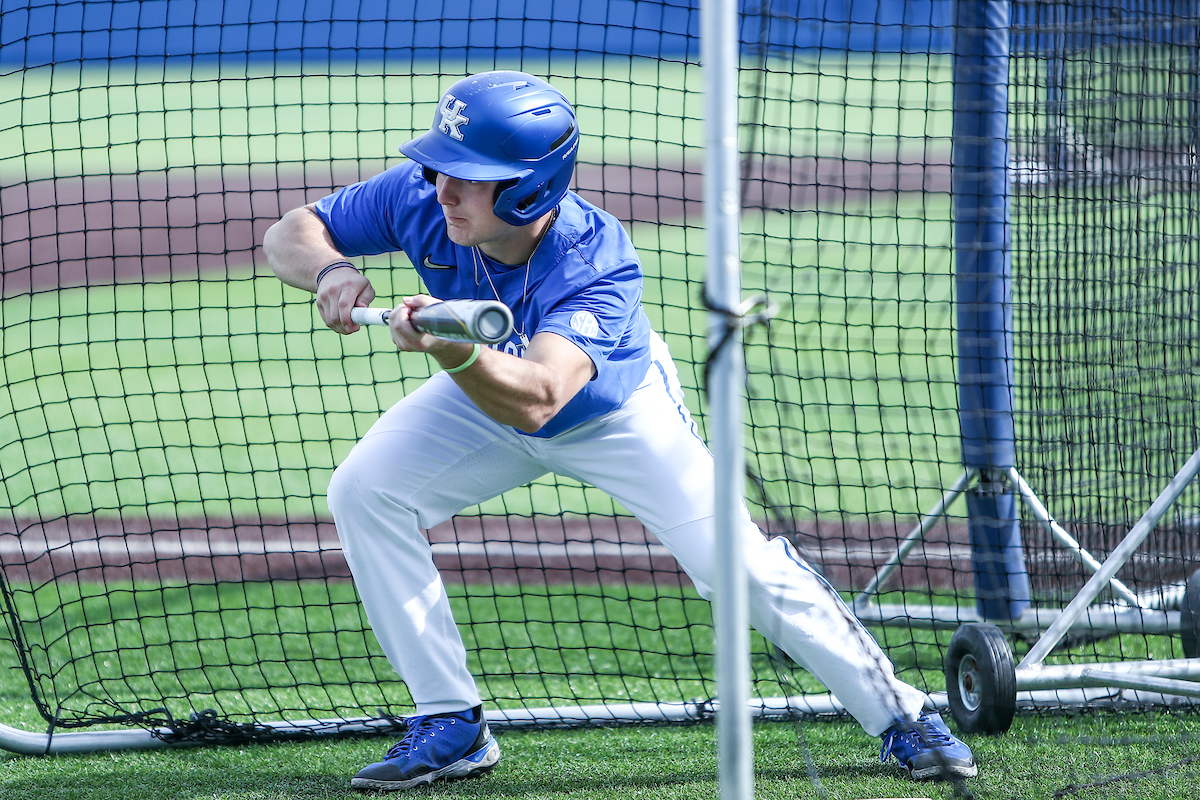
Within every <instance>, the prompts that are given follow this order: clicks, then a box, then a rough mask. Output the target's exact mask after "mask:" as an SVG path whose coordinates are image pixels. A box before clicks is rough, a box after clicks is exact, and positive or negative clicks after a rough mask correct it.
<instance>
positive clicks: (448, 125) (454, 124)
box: [438, 94, 471, 142]
mask: <svg viewBox="0 0 1200 800" xmlns="http://www.w3.org/2000/svg"><path fill="white" fill-rule="evenodd" d="M466 107H467V104H466V103H464V102H463V101H462V100H459V99H458V98H456V97H455V96H454V95H452V94H447V95H446V96H445V97H443V98H442V104H441V105H440V106H438V111H441V112H442V121H441V122H440V123H439V124H438V130H440V131H441V132H442V133H448V134H450V136H451V138H453V139H456V140H458V141H460V142H461V141H462V140H463V134H462V131H460V130H459V128H460V127H461V126H463V125H465V124H467V123H468V122H470V121H471V119H470V117H464V116H463V114H462V110H463V109H464V108H466Z"/></svg>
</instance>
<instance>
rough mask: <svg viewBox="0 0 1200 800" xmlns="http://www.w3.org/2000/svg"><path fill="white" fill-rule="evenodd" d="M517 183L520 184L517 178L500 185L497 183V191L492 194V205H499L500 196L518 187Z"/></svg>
mask: <svg viewBox="0 0 1200 800" xmlns="http://www.w3.org/2000/svg"><path fill="white" fill-rule="evenodd" d="M517 183H518V181H517V179H516V178H513V179H512V180H508V181H500V182H499V183H497V184H496V191H495V192H493V193H492V205H495V204H496V203H499V202H500V195H502V194H504V193H505V192H507V191H508V190H509V189H511V188H512V187H514V186H516V185H517Z"/></svg>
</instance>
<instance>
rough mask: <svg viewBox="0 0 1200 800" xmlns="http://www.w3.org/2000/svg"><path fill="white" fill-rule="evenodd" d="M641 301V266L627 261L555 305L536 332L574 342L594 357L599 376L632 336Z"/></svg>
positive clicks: (593, 361)
mask: <svg viewBox="0 0 1200 800" xmlns="http://www.w3.org/2000/svg"><path fill="white" fill-rule="evenodd" d="M641 302H642V283H641V268H640V267H639V266H638V264H637V263H636V262H628V263H626V264H624V265H622V266H621V267H618V268H617V269H615V270H611V271H609V272H607V273H605V274H604V275H603V276H601V277H600V278H599V279H598V280H596V281H594V282H593V283H591V284H589V285H588V286H587V287H585V288H583V289H582V290H580V291H578V292H576V293H575V294H573V295H571V296H570V297H568V298H566V299H565V300H563V301H562V302H561V303H559V304H558V305H556V306H555V307H554V308H552V309H551V310H550V312H549V313H548V314H546V316H545V317H544V318H543V319H542V322H541V324H540V325H538V329H537V332H538V333H541V332H543V331H549V332H551V333H556V334H558V335H559V336H562V337H563V338H564V339H567V340H569V341H571V342H573V343H574V344H575V345H576V346H578V347H579V349H581V350H583V351H584V352H585V353H587V354H588V357H589V358H591V359H592V363H593V364H595V365H596V377H597V378H599V377H600V376H601V373H602V372H603V371H604V369H605V365H606V364H607V363H608V361H609V359H610V357H611V356H612V355H613V353H614V351H616V349H617V347H618V346H619V345H621V343H622V341H623V340H624V339H625V338H626V337H627V336H628V335H629V333H630V331H631V327H632V325H633V319H634V316H635V315H636V314H637V313H638V312H639V311H640V310H641Z"/></svg>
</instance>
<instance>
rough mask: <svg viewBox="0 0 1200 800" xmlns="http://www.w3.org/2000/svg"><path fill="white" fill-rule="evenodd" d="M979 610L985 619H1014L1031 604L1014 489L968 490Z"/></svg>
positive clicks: (976, 596)
mask: <svg viewBox="0 0 1200 800" xmlns="http://www.w3.org/2000/svg"><path fill="white" fill-rule="evenodd" d="M967 513H968V514H970V517H971V522H970V530H971V559H972V564H973V572H974V577H975V610H976V611H977V612H978V613H979V616H981V617H983V618H984V619H1014V618H1016V617H1019V616H1021V613H1022V612H1023V611H1024V610H1025V609H1026V608H1028V607H1029V601H1030V597H1029V575H1028V573H1026V571H1025V551H1024V548H1023V547H1022V545H1021V528H1020V526H1019V525H1018V522H1019V520H1018V515H1017V499H1016V497H1015V496H1014V494H1013V493H1012V492H1011V491H1007V492H998V493H997V492H990V491H987V490H986V489H973V490H971V491H969V492H967Z"/></svg>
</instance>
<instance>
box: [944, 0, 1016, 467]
mask: <svg viewBox="0 0 1200 800" xmlns="http://www.w3.org/2000/svg"><path fill="white" fill-rule="evenodd" d="M1008 37H1009V31H1008V2H1007V0H961V2H959V3H958V20H957V26H956V28H955V58H954V157H953V192H954V252H955V283H956V289H957V293H958V296H957V301H958V349H959V353H958V362H959V376H958V380H959V406H960V411H959V417H960V425H961V428H962V450H963V462H964V465H965V466H967V467H976V468H979V469H990V468H1007V467H1012V466H1015V463H1014V462H1015V459H1016V454H1015V447H1014V433H1013V399H1012V394H1013V390H1012V387H1013V372H1012V289H1011V277H1010V256H1009V234H1008V225H1009V197H1008V185H1009V184H1008Z"/></svg>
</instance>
